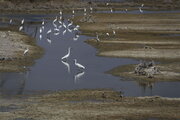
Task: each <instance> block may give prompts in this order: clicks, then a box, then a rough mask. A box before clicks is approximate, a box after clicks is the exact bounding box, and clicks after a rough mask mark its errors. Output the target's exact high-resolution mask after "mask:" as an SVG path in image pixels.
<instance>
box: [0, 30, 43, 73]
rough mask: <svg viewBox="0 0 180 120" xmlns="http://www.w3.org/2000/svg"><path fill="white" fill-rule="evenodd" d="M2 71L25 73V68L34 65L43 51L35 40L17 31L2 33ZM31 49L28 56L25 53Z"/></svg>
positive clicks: (0, 48) (0, 34) (0, 68)
mask: <svg viewBox="0 0 180 120" xmlns="http://www.w3.org/2000/svg"><path fill="white" fill-rule="evenodd" d="M0 46H1V47H0V71H2V72H6V71H8V72H17V71H24V70H26V68H25V67H24V66H29V65H32V64H33V61H34V59H37V58H39V57H40V56H41V55H42V53H43V50H42V48H40V47H39V46H37V45H36V44H35V40H34V39H33V38H31V37H28V36H27V35H25V34H23V33H20V32H15V31H10V30H9V31H4V30H3V31H0ZM27 48H28V49H29V52H28V54H27V55H25V56H24V54H23V53H24V51H25V50H26V49H27Z"/></svg>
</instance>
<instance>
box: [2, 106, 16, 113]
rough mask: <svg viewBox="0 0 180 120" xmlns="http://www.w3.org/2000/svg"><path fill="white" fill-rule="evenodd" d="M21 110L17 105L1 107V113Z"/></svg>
mask: <svg viewBox="0 0 180 120" xmlns="http://www.w3.org/2000/svg"><path fill="white" fill-rule="evenodd" d="M16 109H19V107H17V106H16V105H9V106H0V112H10V111H13V110H16Z"/></svg>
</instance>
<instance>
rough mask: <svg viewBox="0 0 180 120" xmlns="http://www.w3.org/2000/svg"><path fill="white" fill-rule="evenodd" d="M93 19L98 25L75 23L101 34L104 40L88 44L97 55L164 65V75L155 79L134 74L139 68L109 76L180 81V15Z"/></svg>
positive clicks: (98, 15)
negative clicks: (94, 49)
mask: <svg viewBox="0 0 180 120" xmlns="http://www.w3.org/2000/svg"><path fill="white" fill-rule="evenodd" d="M91 16H92V17H91V18H92V19H93V21H94V22H82V20H83V19H84V17H82V16H80V17H76V18H75V20H74V22H75V23H76V24H78V25H80V30H81V31H82V34H85V35H91V36H97V35H98V38H99V40H100V41H97V40H96V38H95V39H89V40H86V41H85V42H86V43H87V44H90V45H92V46H93V47H95V48H96V49H97V50H98V53H97V56H104V57H117V58H131V59H136V60H137V59H138V60H147V61H150V60H155V61H156V62H160V64H159V63H158V65H157V66H159V68H160V71H161V74H159V75H154V78H153V79H150V78H147V77H146V76H138V75H135V74H133V71H134V70H133V68H135V65H127V66H122V67H117V68H115V69H112V70H110V72H107V73H110V74H112V75H115V76H121V77H125V78H131V79H135V80H137V79H141V80H145V81H174V79H175V80H177V81H179V80H180V69H175V66H176V65H177V66H179V62H178V61H179V59H180V47H179V44H180V41H179V39H180V36H179V34H180V30H179V29H178V28H177V27H178V26H179V24H178V23H177V21H178V19H179V13H162V14H160V13H151V14H138V15H135V14H122V13H118V14H105V13H95V14H92V15H91ZM170 16H172V17H170ZM142 23H143V24H142ZM165 24H166V25H165ZM113 30H114V31H115V34H113ZM107 33H108V34H109V35H107ZM162 63H163V64H162ZM174 64H175V65H174Z"/></svg>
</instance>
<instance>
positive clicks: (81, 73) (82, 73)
mask: <svg viewBox="0 0 180 120" xmlns="http://www.w3.org/2000/svg"><path fill="white" fill-rule="evenodd" d="M84 74H85V72H84V71H82V72H79V73H77V74H76V75H75V76H74V82H75V83H77V80H79V79H80V78H81V77H82V76H84Z"/></svg>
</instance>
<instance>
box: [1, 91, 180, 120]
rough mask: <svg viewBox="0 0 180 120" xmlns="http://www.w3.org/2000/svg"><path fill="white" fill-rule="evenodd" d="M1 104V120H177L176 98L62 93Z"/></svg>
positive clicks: (99, 93)
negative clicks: (154, 119)
mask: <svg viewBox="0 0 180 120" xmlns="http://www.w3.org/2000/svg"><path fill="white" fill-rule="evenodd" d="M18 101H21V102H18ZM2 103H3V105H2ZM0 104H1V107H0V111H1V112H0V118H1V119H3V120H15V119H18V118H19V119H25V120H29V119H31V120H63V119H68V120H76V119H77V120H92V119H98V120H109V119H111V120H116V119H118V120H124V119H133V120H139V119H148V118H157V119H168V120H172V119H179V118H180V109H179V107H180V99H179V98H162V97H158V96H157V97H156V96H155V97H121V93H119V92H114V91H112V90H76V91H62V92H56V93H51V94H47V95H36V96H31V97H28V98H23V99H20V98H14V99H11V100H10V99H9V100H5V99H0ZM3 110H4V112H2V111H3Z"/></svg>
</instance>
